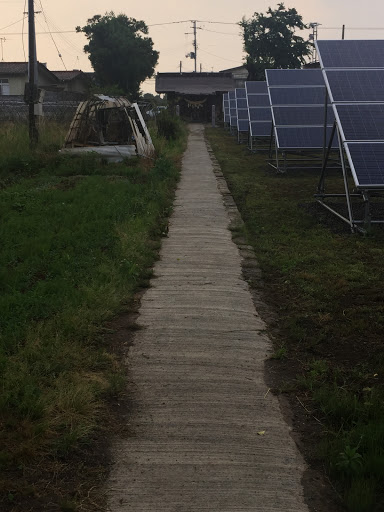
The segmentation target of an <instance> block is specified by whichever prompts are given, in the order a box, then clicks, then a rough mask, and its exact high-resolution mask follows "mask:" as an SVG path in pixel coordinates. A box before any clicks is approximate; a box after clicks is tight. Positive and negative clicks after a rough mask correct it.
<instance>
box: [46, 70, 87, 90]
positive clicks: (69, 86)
mask: <svg viewBox="0 0 384 512" xmlns="http://www.w3.org/2000/svg"><path fill="white" fill-rule="evenodd" d="M52 73H53V74H54V75H55V76H56V77H57V78H58V79H59V81H60V87H62V88H63V90H64V91H65V92H76V93H82V94H86V93H87V92H88V90H89V87H90V85H91V78H90V75H91V73H84V72H83V71H80V70H79V69H73V70H72V71H52Z"/></svg>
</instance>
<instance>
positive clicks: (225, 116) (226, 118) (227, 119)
mask: <svg viewBox="0 0 384 512" xmlns="http://www.w3.org/2000/svg"><path fill="white" fill-rule="evenodd" d="M229 119H230V116H229V107H225V109H224V123H229Z"/></svg>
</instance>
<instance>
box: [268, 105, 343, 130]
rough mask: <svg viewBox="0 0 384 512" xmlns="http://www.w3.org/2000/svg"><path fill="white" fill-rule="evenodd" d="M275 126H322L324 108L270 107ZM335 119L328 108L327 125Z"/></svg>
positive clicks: (318, 106) (319, 106) (315, 106)
mask: <svg viewBox="0 0 384 512" xmlns="http://www.w3.org/2000/svg"><path fill="white" fill-rule="evenodd" d="M272 109H273V116H274V122H275V126H288V125H291V126H324V121H325V111H324V106H322V105H314V106H309V107H301V106H300V107H291V106H287V107H272ZM334 119H335V117H334V115H333V110H332V107H328V111H327V125H332V124H333V121H334Z"/></svg>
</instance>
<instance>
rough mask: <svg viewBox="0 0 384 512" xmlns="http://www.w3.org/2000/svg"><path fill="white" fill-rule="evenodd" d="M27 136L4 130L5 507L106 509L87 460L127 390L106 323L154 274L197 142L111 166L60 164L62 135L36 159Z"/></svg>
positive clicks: (1, 454)
mask: <svg viewBox="0 0 384 512" xmlns="http://www.w3.org/2000/svg"><path fill="white" fill-rule="evenodd" d="M18 130H19V131H18ZM55 132H56V134H57V130H55ZM25 136H26V133H24V131H23V129H20V128H17V129H16V128H15V127H12V126H9V127H6V128H5V129H4V127H3V131H2V141H3V142H2V147H4V148H5V147H6V146H7V144H6V143H5V142H4V140H5V138H6V137H8V145H9V146H11V145H13V151H9V150H8V153H7V152H5V151H4V154H3V156H2V158H1V161H0V174H1V180H2V182H1V185H2V190H0V217H1V224H0V237H1V240H2V247H1V251H0V269H1V271H0V289H1V295H0V310H1V319H0V324H1V326H0V372H1V395H0V421H1V429H0V435H1V443H0V446H1V448H0V474H1V477H0V500H1V501H0V503H1V506H0V508H1V510H4V511H6V510H12V511H17V510H31V508H30V507H31V506H32V507H33V510H62V511H64V510H78V509H81V510H94V509H98V508H97V507H93V505H92V503H91V500H90V499H87V489H88V490H89V487H88V488H87V487H86V485H85V484H84V481H82V474H81V473H82V468H83V469H84V466H85V465H86V463H85V460H83V459H84V457H88V455H89V453H91V452H89V450H88V451H87V447H89V446H91V447H92V443H93V442H94V439H95V436H96V437H97V432H99V431H100V429H101V428H102V427H103V424H104V422H105V421H106V420H107V417H108V412H107V406H106V402H107V401H108V400H109V399H110V398H111V397H113V396H115V395H116V393H118V392H119V391H121V390H122V388H123V386H124V378H123V377H122V366H121V363H120V361H119V358H118V357H116V355H115V354H114V353H113V351H112V350H111V348H110V347H109V345H108V342H107V341H106V339H105V337H104V336H103V333H104V330H103V326H105V323H106V322H107V321H108V320H110V319H111V318H113V317H114V316H115V315H117V314H118V313H121V312H125V311H129V309H130V305H131V303H132V299H133V296H134V294H135V292H136V291H137V290H138V289H139V288H140V287H142V286H145V285H146V284H147V282H148V279H149V277H150V276H151V267H152V265H153V263H154V260H155V259H156V257H157V249H158V246H159V240H160V238H161V236H162V235H164V233H165V232H166V226H167V218H168V215H169V213H170V211H171V208H172V202H173V194H174V190H175V186H176V183H177V180H178V174H179V160H180V156H181V154H182V152H183V150H184V147H185V134H184V133H182V136H181V137H179V138H178V139H177V140H173V141H170V142H165V141H164V140H162V139H161V138H159V137H156V141H157V144H158V148H159V151H158V153H159V154H158V157H157V158H156V159H155V160H154V161H149V160H136V159H132V160H129V161H126V162H124V163H121V164H109V165H107V164H105V163H103V162H102V161H100V160H99V159H97V158H95V157H93V156H87V157H81V158H79V157H75V158H71V157H65V158H63V157H60V156H58V155H57V153H56V151H55V150H56V149H57V148H58V147H60V137H61V135H60V134H59V136H56V139H55V138H54V137H52V139H51V140H53V142H49V144H48V145H44V143H43V144H42V145H41V146H40V149H39V151H38V152H37V153H34V154H31V153H29V150H27V149H24V148H25V144H21V145H20V146H19V145H18V144H19V142H20V141H22V140H24V137H25ZM47 140H49V138H48V137H47ZM15 141H18V143H17V144H15ZM18 147H20V148H21V149H20V151H19V150H18V149H17V148H18ZM91 451H92V450H91ZM86 454H88V455H86ZM76 458H77V459H76ZM71 461H72V462H73V461H75V463H76V467H77V469H78V474H77V478H79V481H77V482H76V481H75V482H74V478H73V475H72V476H71V474H70V473H71V470H72V472H73V471H74V468H73V467H71V464H72V462H71ZM43 467H44V468H46V467H48V468H49V469H50V470H52V473H53V475H52V478H51V479H50V480H48V481H47V482H45V483H44V485H42V482H41V481H39V478H40V477H39V475H41V473H42V468H43ZM58 474H60V475H62V479H64V480H66V482H67V484H66V485H64V488H61V489H60V485H59V484H57V480H58V476H57V475H58ZM94 480H95V482H97V478H96V477H95V479H94ZM68 482H70V484H68ZM45 484H46V485H45ZM84 485H85V488H84V489H82V486H84ZM79 493H80V494H79ZM79 496H81V497H82V498H81V507H80V505H79V499H80V498H79ZM84 496H85V497H84ZM88 498H89V493H88ZM98 506H100V503H99V504H98Z"/></svg>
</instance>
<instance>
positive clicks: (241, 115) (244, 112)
mask: <svg viewBox="0 0 384 512" xmlns="http://www.w3.org/2000/svg"><path fill="white" fill-rule="evenodd" d="M237 119H246V120H247V121H249V115H248V109H247V108H246V109H244V108H241V109H239V110H238V111H237Z"/></svg>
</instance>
